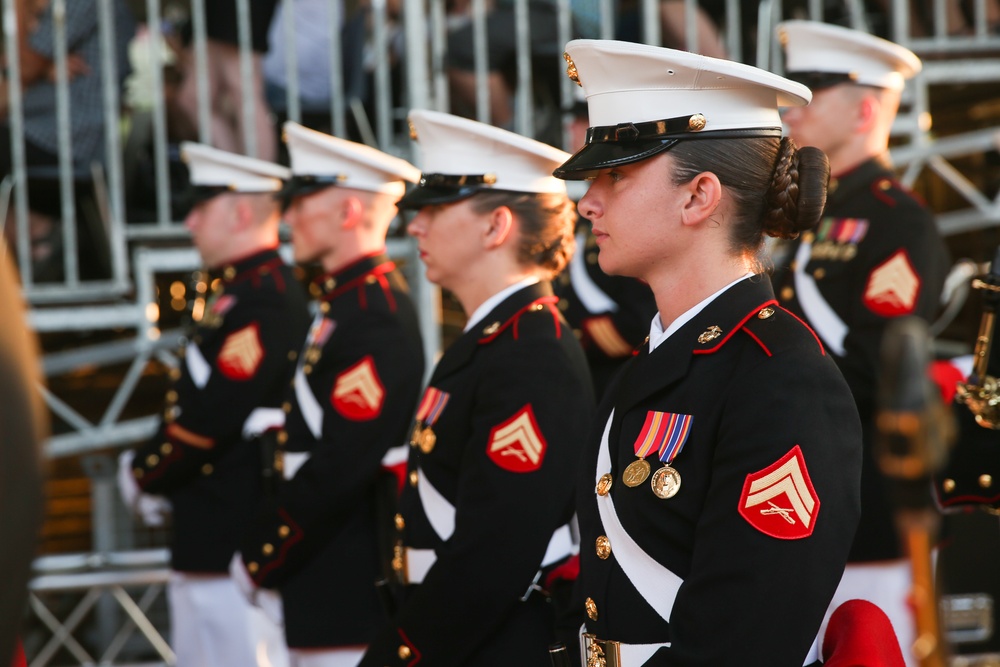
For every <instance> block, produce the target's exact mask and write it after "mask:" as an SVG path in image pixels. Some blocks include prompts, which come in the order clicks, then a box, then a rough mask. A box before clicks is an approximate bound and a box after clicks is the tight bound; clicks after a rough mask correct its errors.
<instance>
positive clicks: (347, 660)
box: [288, 646, 368, 667]
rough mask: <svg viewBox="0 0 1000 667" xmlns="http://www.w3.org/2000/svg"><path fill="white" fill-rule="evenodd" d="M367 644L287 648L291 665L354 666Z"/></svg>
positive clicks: (319, 666) (363, 653) (300, 666)
mask: <svg viewBox="0 0 1000 667" xmlns="http://www.w3.org/2000/svg"><path fill="white" fill-rule="evenodd" d="M367 648H368V647H367V646H357V647H352V648H337V649H316V650H303V649H294V648H293V649H289V651H288V652H289V654H290V657H291V667H356V665H357V664H358V663H359V662H361V658H363V657H364V655H365V650H366V649H367Z"/></svg>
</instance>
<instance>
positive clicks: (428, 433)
mask: <svg viewBox="0 0 1000 667" xmlns="http://www.w3.org/2000/svg"><path fill="white" fill-rule="evenodd" d="M436 442H437V436H436V435H434V431H433V430H431V427H430V426H428V427H427V428H425V429H424V430H423V432H421V434H420V440H419V441H418V443H417V444H419V445H420V451H422V452H423V453H424V454H430V453H431V450H432V449H434V444H435V443H436Z"/></svg>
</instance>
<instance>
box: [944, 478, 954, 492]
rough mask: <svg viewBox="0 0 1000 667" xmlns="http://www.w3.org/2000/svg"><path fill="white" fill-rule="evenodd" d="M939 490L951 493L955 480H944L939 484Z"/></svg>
mask: <svg viewBox="0 0 1000 667" xmlns="http://www.w3.org/2000/svg"><path fill="white" fill-rule="evenodd" d="M941 488H942V489H944V492H945V493H951V492H952V491H954V490H955V480H953V479H946V480H944V481H943V482H941Z"/></svg>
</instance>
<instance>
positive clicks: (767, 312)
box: [757, 306, 774, 320]
mask: <svg viewBox="0 0 1000 667" xmlns="http://www.w3.org/2000/svg"><path fill="white" fill-rule="evenodd" d="M772 315H774V308H771V306H768V307H767V308H762V309H761V311H760V312H759V313H757V319H759V320H766V319H767V318H769V317H771V316H772Z"/></svg>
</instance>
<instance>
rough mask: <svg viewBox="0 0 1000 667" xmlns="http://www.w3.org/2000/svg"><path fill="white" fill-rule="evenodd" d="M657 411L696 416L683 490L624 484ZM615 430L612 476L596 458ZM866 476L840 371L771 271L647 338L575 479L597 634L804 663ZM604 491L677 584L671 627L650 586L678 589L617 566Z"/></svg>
mask: <svg viewBox="0 0 1000 667" xmlns="http://www.w3.org/2000/svg"><path fill="white" fill-rule="evenodd" d="M713 327H715V328H714V329H713ZM706 332H710V333H706ZM711 332H714V333H711ZM700 341H701V342H700ZM612 410H613V413H612ZM650 412H662V413H668V414H676V415H689V416H691V421H690V428H689V432H688V436H687V439H686V441H684V445H683V447H682V449H681V451H680V453H679V454H678V455H677V456H676V458H675V459H674V461H673V463H672V466H673V467H674V468H675V469H676V470H677V471H678V473H679V474H680V476H681V486H680V489H679V491H678V492H677V494H676V495H675V496H673V497H672V498H667V499H661V498H660V497H658V496H657V495H655V494H654V493H653V490H652V488H651V483H650V481H649V480H647V481H645V482H644V483H642V484H640V485H638V486H635V487H628V486H626V485H625V484H624V483H623V481H622V473H623V471H624V470H625V468H626V466H628V465H629V464H630V463H631V462H633V461H635V460H636V453H635V448H634V443H635V442H636V440H637V439H638V438H639V437H640V435H641V433H642V432H643V427H644V424H645V423H646V420H647V417H648V416H649V413H650ZM612 414H613V419H612V420H611V423H610V425H609V424H608V420H609V416H610V415H612ZM606 429H609V431H608V436H607V440H608V445H607V455H606V457H605V461H606V463H604V464H603V466H607V465H610V471H609V470H607V469H606V468H603V466H602V464H601V463H599V461H598V451H599V446H600V442H601V440H602V436H603V434H604V433H605V430H606ZM647 460H648V461H649V463H650V464H651V469H652V470H653V471H655V470H657V469H658V468H659V467H661V466H662V464H661V463H660V461H659V460H658V457H657V454H656V453H655V452H654V453H652V454H650V455H649V456H648V457H647ZM778 464H780V465H778ZM776 465H777V468H775V466H776ZM776 469H778V470H782V471H783V472H782V473H781V474H779V475H777V476H772V478H769V477H768V474H770V473H774V471H775V470H776ZM606 473H610V475H611V478H612V483H611V486H610V489H609V490H608V489H606V488H605V489H604V491H606V493H605V495H599V493H598V486H597V481H598V479H599V478H600V477H601V476H602V475H603V474H606ZM860 474H861V429H860V425H859V423H858V416H857V410H856V409H855V407H854V402H853V400H852V398H851V395H850V392H849V390H848V388H847V386H846V384H845V383H844V380H843V378H842V377H841V375H840V373H839V372H838V371H837V368H836V366H835V365H834V363H833V362H832V361H831V360H830V359H829V357H828V356H826V354H825V353H824V351H823V348H822V346H821V345H820V344H819V342H818V340H817V339H816V337H815V335H814V334H813V333H812V332H811V331H810V330H809V328H808V327H806V326H804V325H803V324H802V323H801V322H800V321H799V320H798V319H797V318H795V317H794V316H792V315H791V314H789V313H788V312H786V311H784V310H782V309H780V308H779V307H778V306H777V302H776V301H775V299H774V297H773V292H772V291H771V285H770V282H769V281H768V280H767V278H766V277H764V276H755V277H752V278H749V279H746V280H743V281H741V282H739V283H737V284H736V285H734V286H733V287H731V288H730V289H728V290H727V291H726V292H724V293H723V294H721V295H720V296H719V297H718V298H716V299H715V300H714V301H712V302H711V303H710V304H709V305H708V306H706V307H705V308H704V310H702V311H701V312H700V313H698V314H697V315H695V316H694V317H693V318H692V319H691V320H690V321H688V322H687V323H685V324H684V325H682V326H681V328H680V329H678V330H677V331H676V332H674V333H673V334H672V335H671V336H670V337H669V338H668V339H667V340H665V341H664V342H663V343H661V344H660V345H659V346H658V347H657V348H656V349H655V350H654V351H653V352H652V353H649V352H648V345H645V346H643V348H642V350H641V351H640V353H639V354H638V355H637V356H636V357H635V358H634V359H633V360H632V361H631V362H629V363H628V364H627V365H626V366H625V368H624V369H623V371H622V373H621V375H619V377H618V379H617V381H616V383H615V384H614V385H613V386H612V387H611V388H610V389H609V392H608V395H607V396H606V397H605V399H604V400H603V401H602V404H601V406H600V407H599V408H598V419H597V423H596V428H595V432H594V433H593V434H592V437H591V438H590V440H589V442H588V445H587V451H586V456H585V459H584V464H583V466H582V475H581V478H580V483H579V484H578V489H579V492H578V505H577V506H578V510H577V511H578V513H579V519H580V533H581V547H580V565H581V569H580V578H579V581H578V584H579V597H580V599H581V600H582V599H585V598H586V599H587V604H586V606H585V610H586V612H587V615H588V618H587V620H586V629H587V632H588V633H592V634H594V635H595V636H596V637H598V638H599V639H602V640H614V641H619V642H625V643H629V644H654V643H666V642H670V644H671V645H670V646H669V647H667V648H659V649H658V651H657V652H656V653H655V654H654V655H653V656H652V657H651V659H649V660H648V661H647V662H645V663H644V664H646V665H663V666H667V665H669V666H670V667H680V666H684V667H688V666H691V665H703V666H705V667H708V666H711V667H725V666H729V665H733V666H735V665H740V666H746V665H760V666H761V667H765V666H766V667H800V666H801V665H802V664H803V663H804V659H805V657H806V655H807V652H808V650H809V648H810V645H811V644H812V642H813V640H814V639H815V637H816V634H817V632H818V630H819V625H820V622H821V620H822V618H823V614H824V612H825V611H826V609H827V605H828V604H829V602H830V599H831V597H832V596H833V593H834V590H835V589H836V587H837V584H838V582H839V581H840V575H841V573H842V572H843V569H844V564H845V562H846V559H847V552H848V548H849V547H850V543H851V538H852V537H853V535H854V529H855V526H856V525H857V521H858V515H859V510H860V503H859V483H860ZM751 491H752V492H753V493H751ZM754 494H763V495H754ZM810 497H811V498H812V499H813V502H810V500H809V498H810ZM762 498H764V499H767V500H769V501H770V502H764V501H762ZM609 499H610V501H611V502H612V503H613V505H614V508H615V510H616V514H617V516H618V519H619V521H620V523H621V526H622V529H623V530H624V532H625V533H627V535H628V537H629V539H631V540H632V541H634V544H635V545H637V546H638V548H639V549H641V551H642V552H644V553H645V554H647V555H648V557H649V558H651V559H652V560H653V561H655V563H657V564H659V566H661V567H663V568H666V569H667V570H669V572H671V573H673V575H675V576H676V577H679V579H680V580H681V581H682V583H681V584H680V586H679V588H678V589H676V591H675V593H676V598H675V601H674V604H673V606H672V610H671V611H670V612H669V614H668V616H669V622H668V621H667V620H664V618H663V617H661V615H660V614H658V613H657V612H656V611H655V609H654V607H653V606H652V603H651V602H647V600H646V597H644V594H645V596H652V599H653V600H654V601H656V602H657V603H659V602H661V601H663V600H664V599H665V598H666V596H669V595H671V591H670V590H669V589H668V588H666V587H660V588H654V587H655V586H656V584H655V583H654V582H652V581H649V580H647V579H642V578H640V579H639V580H635V579H631V578H630V577H629V575H628V574H627V568H625V567H623V566H622V562H623V561H622V558H624V556H625V555H626V554H625V550H626V546H625V545H624V544H623V543H622V540H621V539H616V538H615V537H614V531H613V529H612V528H610V527H609V526H607V525H605V523H604V521H603V520H602V517H601V515H600V511H601V510H600V508H599V503H608V500H609ZM604 506H605V507H608V505H607V504H605V505H604ZM609 535H610V536H611V539H610V540H609V541H608V542H605V543H604V547H605V550H603V551H602V549H601V546H600V544H599V543H600V542H604V540H602V539H601V538H606V537H608V536H609ZM602 556H603V557H602ZM629 667H631V666H629Z"/></svg>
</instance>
